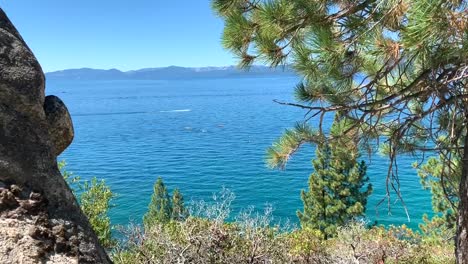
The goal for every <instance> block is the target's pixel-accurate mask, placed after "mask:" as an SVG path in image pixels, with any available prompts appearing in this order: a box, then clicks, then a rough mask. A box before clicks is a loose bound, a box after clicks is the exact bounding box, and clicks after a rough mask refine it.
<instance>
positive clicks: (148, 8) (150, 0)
mask: <svg viewBox="0 0 468 264" xmlns="http://www.w3.org/2000/svg"><path fill="white" fill-rule="evenodd" d="M0 7H1V8H3V10H4V11H5V12H6V13H7V15H8V16H9V17H10V19H11V20H12V21H13V23H14V24H15V26H16V27H17V29H18V30H19V31H20V33H21V35H22V36H23V38H24V39H25V40H26V42H27V43H28V45H29V47H30V48H31V49H32V50H33V52H34V53H35V55H36V57H37V58H38V59H39V61H40V63H41V65H42V67H43V69H44V71H46V72H48V71H55V70H62V69H69V68H81V67H91V68H99V69H110V68H117V69H120V70H134V69H139V68H146V67H164V66H170V65H177V66H193V67H200V66H224V65H232V64H235V59H234V58H233V56H232V54H230V53H228V52H227V51H225V50H223V48H222V47H221V44H220V38H221V33H222V30H223V21H222V20H221V19H220V18H218V17H217V16H216V15H215V14H214V13H213V11H212V10H211V8H210V1H209V0H179V1H175V0H133V1H130V0H126V1H124V0H0Z"/></svg>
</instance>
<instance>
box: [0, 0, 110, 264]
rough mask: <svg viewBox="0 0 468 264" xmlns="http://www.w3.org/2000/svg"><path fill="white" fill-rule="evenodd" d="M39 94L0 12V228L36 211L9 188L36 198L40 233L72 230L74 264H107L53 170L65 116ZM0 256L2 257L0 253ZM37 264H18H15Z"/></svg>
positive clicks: (66, 132) (67, 132)
mask: <svg viewBox="0 0 468 264" xmlns="http://www.w3.org/2000/svg"><path fill="white" fill-rule="evenodd" d="M44 90H45V77H44V73H43V72H42V69H41V66H40V65H39V63H38V61H37V60H36V58H35V57H34V55H33V53H32V52H31V50H30V49H29V48H28V46H27V45H26V43H25V42H24V40H23V39H22V37H21V36H20V35H19V33H18V32H17V30H16V29H15V27H14V26H13V24H12V23H11V22H10V20H9V19H8V17H7V16H6V14H5V13H4V12H3V10H2V9H0V218H1V221H0V223H3V222H5V219H16V220H15V221H20V222H15V223H14V224H12V226H18V228H20V227H21V225H22V224H24V225H25V226H27V225H30V224H31V223H29V222H28V223H26V222H24V221H23V220H25V219H28V217H27V216H28V214H29V213H28V212H30V214H32V212H36V211H28V210H29V209H28V208H29V207H28V205H27V203H26V202H23V203H22V202H21V201H23V200H24V201H25V200H28V199H30V197H23V196H24V195H23V194H21V192H19V193H15V192H14V191H12V189H11V188H12V187H11V186H16V187H18V188H19V189H21V190H27V192H29V193H35V194H36V195H38V196H40V197H41V201H40V204H41V210H40V211H41V212H42V214H41V215H43V216H42V218H44V217H45V218H47V220H44V221H42V223H45V227H44V226H43V227H44V228H46V229H47V228H52V227H51V226H50V225H49V224H48V223H49V222H50V221H52V222H54V223H55V222H57V223H59V222H60V223H63V224H65V223H67V224H68V225H70V226H73V228H71V229H70V230H72V231H70V230H69V232H72V233H73V232H74V233H73V234H72V233H70V235H69V236H68V238H71V237H75V238H77V237H79V238H80V239H75V240H76V241H75V243H78V244H76V245H75V247H74V248H76V249H77V250H73V251H70V252H68V253H70V254H69V255H70V256H71V257H74V258H76V260H77V261H79V262H80V263H87V262H88V263H108V262H110V261H109V258H108V257H107V254H106V253H105V251H104V250H103V248H102V247H101V246H100V245H99V243H98V242H97V238H96V235H95V234H94V233H93V232H92V229H91V227H90V225H89V222H88V220H87V219H86V217H84V215H83V214H82V213H81V211H80V209H79V206H78V204H77V202H76V200H75V198H74V196H73V194H72V192H71V191H70V189H69V187H68V185H67V184H66V182H65V181H64V180H63V177H62V175H61V174H60V172H59V170H58V168H57V161H56V158H57V155H59V154H60V153H61V152H62V151H63V150H65V148H66V147H68V146H69V145H70V143H71V142H72V140H73V136H74V133H73V125H72V121H71V118H70V115H69V113H68V110H67V108H66V106H65V104H64V103H63V102H62V101H61V100H60V99H59V98H58V97H56V96H48V97H45V92H44ZM16 187H14V188H16ZM14 188H13V189H14ZM33 204H34V202H33ZM24 206H26V209H25V210H22V209H21V210H20V211H22V213H21V214H15V213H12V212H13V211H15V210H19V209H18V208H23V209H24V208H25V207H24ZM15 215H16V216H15ZM19 216H21V217H19ZM2 221H3V222H2ZM21 221H23V222H21ZM7 222H8V221H7ZM39 222H41V221H39ZM11 232H13V233H14V231H11ZM67 232H68V231H67ZM24 235H25V236H26V237H27V238H25V241H35V240H38V239H39V240H40V239H42V238H41V237H40V236H35V235H34V234H32V235H31V234H29V233H26V234H24ZM66 237H67V236H65V239H66ZM12 243H13V244H14V243H16V242H14V241H13V242H12V241H2V244H8V245H11V244H12ZM67 243H68V242H67V241H65V242H64V244H67ZM68 244H70V243H68ZM68 244H67V245H68ZM2 252H3V253H2ZM68 253H67V252H65V254H68ZM0 254H6V253H5V251H2V250H0ZM13 255H14V254H13ZM24 255H25V256H29V255H28V254H24ZM32 255H34V256H35V255H37V254H31V256H32ZM36 257H38V258H44V259H45V258H47V254H42V255H41V254H39V256H36ZM6 258H8V256H7V257H6ZM12 258H13V259H6V260H7V261H6V262H4V261H5V256H2V257H0V259H1V260H2V263H17V262H18V260H15V259H14V257H12ZM44 259H40V260H41V261H40V262H42V260H44ZM37 261H38V260H37V259H35V260H23V262H21V263H37Z"/></svg>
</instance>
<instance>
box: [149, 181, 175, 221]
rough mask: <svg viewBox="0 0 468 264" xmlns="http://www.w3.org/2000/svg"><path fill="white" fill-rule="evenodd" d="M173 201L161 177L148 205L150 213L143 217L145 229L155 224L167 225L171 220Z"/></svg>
mask: <svg viewBox="0 0 468 264" xmlns="http://www.w3.org/2000/svg"><path fill="white" fill-rule="evenodd" d="M171 212H172V206H171V200H170V198H169V193H168V192H167V189H166V186H165V185H164V182H163V180H162V178H161V177H159V178H158V180H157V181H156V183H155V184H154V187H153V195H152V196H151V202H150V204H149V205H148V212H147V213H146V214H145V216H144V217H143V224H144V225H145V227H150V226H152V225H153V224H154V223H166V222H169V221H170V219H171Z"/></svg>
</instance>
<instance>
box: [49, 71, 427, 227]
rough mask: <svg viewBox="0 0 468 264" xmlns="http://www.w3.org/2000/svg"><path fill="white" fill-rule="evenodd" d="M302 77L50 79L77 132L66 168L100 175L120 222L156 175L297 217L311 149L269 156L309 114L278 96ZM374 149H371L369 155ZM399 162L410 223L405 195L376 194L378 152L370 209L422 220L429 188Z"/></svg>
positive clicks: (139, 207)
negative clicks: (285, 158)
mask: <svg viewBox="0 0 468 264" xmlns="http://www.w3.org/2000/svg"><path fill="white" fill-rule="evenodd" d="M296 82H297V79H295V78H256V79H212V80H211V79H209V80H207V79H205V80H180V81H174V80H171V81H53V80H52V81H48V88H47V91H46V92H47V94H55V95H58V96H60V97H61V98H62V99H63V100H64V101H65V103H66V104H67V106H68V108H69V110H70V112H71V115H72V118H73V122H74V125H75V133H76V136H75V140H74V142H73V144H72V145H71V146H70V147H69V148H68V149H67V150H66V151H65V152H64V153H63V154H62V155H61V157H60V159H65V160H66V161H67V163H68V166H67V167H68V170H70V171H72V172H74V174H76V175H79V176H81V177H82V178H85V179H88V178H91V177H93V176H96V177H98V178H103V179H105V180H106V181H107V183H108V184H109V185H110V186H111V188H112V190H113V191H114V192H115V193H117V194H118V198H117V199H116V200H115V201H114V202H115V205H116V206H115V207H114V208H113V209H112V212H111V219H112V222H113V223H114V224H126V223H128V222H129V220H133V221H140V219H141V217H142V215H143V214H144V212H145V211H146V208H147V205H148V202H149V199H150V195H151V193H152V185H153V183H154V181H155V180H156V178H157V177H158V176H161V177H163V179H164V181H165V183H166V184H167V186H168V188H169V189H173V188H175V187H177V188H179V189H180V190H181V191H182V193H183V194H184V195H185V198H186V200H191V199H193V200H200V199H205V200H209V199H210V197H211V195H212V194H213V193H214V192H217V191H219V190H221V188H222V186H225V187H227V188H229V189H231V190H232V191H233V192H234V193H235V194H236V200H235V202H234V211H235V212H238V211H239V210H240V209H241V208H246V207H247V206H250V205H253V206H255V207H256V208H260V209H261V208H263V207H264V206H265V204H267V203H269V204H272V205H273V208H274V216H275V218H276V220H278V219H286V218H289V219H290V220H291V221H292V222H297V217H296V211H297V210H298V209H301V207H302V203H301V200H300V197H299V193H300V190H301V189H304V188H306V187H307V180H308V177H309V174H310V173H311V172H312V164H311V159H312V158H313V154H314V149H313V148H312V147H305V148H304V149H303V150H302V151H300V153H299V154H298V155H297V156H295V157H294V158H293V159H292V160H291V162H290V163H289V164H288V166H287V168H286V170H285V171H276V170H269V169H267V168H266V166H265V162H264V158H265V150H266V149H267V147H268V146H270V144H271V143H272V142H273V141H274V140H275V139H276V138H277V137H278V136H279V135H281V133H282V131H283V130H284V129H285V128H288V127H290V126H292V125H294V122H295V121H298V120H301V119H302V118H303V116H304V114H305V112H303V111H302V110H300V109H296V108H293V107H287V106H281V105H278V104H276V103H274V102H273V101H272V100H273V99H280V100H292V87H293V86H294V85H295V84H296ZM364 158H367V157H364ZM415 160H416V158H414V157H402V158H400V160H399V161H400V163H399V172H400V178H401V179H400V180H401V186H402V188H401V190H402V193H403V198H404V199H405V202H406V204H407V207H408V209H409V213H410V217H411V223H408V222H407V219H406V216H405V214H404V211H403V209H402V207H401V206H400V204H399V203H398V202H397V203H395V204H393V203H392V215H388V213H387V209H386V208H387V206H386V204H385V205H381V206H379V207H378V208H377V209H378V214H376V204H377V203H378V202H379V201H380V200H381V199H382V198H383V195H384V193H385V176H386V172H387V162H386V160H385V159H384V158H382V157H379V156H377V155H374V156H373V158H372V161H371V162H370V163H369V164H368V165H369V169H368V175H369V176H370V178H371V182H372V184H373V185H374V194H373V195H372V196H371V198H370V201H369V204H368V209H367V216H368V218H369V219H370V220H372V221H373V220H378V222H379V223H383V224H403V223H406V224H409V225H410V226H412V227H415V226H417V223H418V222H420V219H421V216H422V214H423V213H426V212H430V210H431V203H430V196H429V193H428V192H427V191H423V190H422V189H421V186H420V184H419V179H418V177H417V174H416V171H415V170H414V169H412V168H411V163H412V162H414V161H415Z"/></svg>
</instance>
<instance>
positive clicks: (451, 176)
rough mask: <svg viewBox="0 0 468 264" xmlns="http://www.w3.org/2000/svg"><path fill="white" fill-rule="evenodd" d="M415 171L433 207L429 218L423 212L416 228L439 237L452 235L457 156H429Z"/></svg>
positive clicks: (457, 179) (456, 192) (455, 212)
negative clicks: (429, 194)
mask: <svg viewBox="0 0 468 264" xmlns="http://www.w3.org/2000/svg"><path fill="white" fill-rule="evenodd" d="M448 164H450V166H447V165H448ZM418 174H419V177H420V179H421V184H422V186H423V188H424V189H429V190H430V191H431V194H432V210H433V212H434V213H435V214H434V216H432V217H431V218H429V216H427V215H426V214H425V215H424V216H423V224H420V225H419V228H420V229H421V231H422V232H423V233H424V234H426V235H427V236H431V235H432V236H435V237H441V236H443V235H444V234H447V235H448V236H449V237H453V235H454V234H455V225H456V218H457V207H458V200H459V197H458V189H457V188H458V184H459V182H460V176H461V167H460V158H459V157H457V156H450V157H444V156H440V157H439V158H438V159H437V158H435V157H431V158H429V160H428V161H427V162H426V164H424V165H422V166H421V167H420V168H419V170H418Z"/></svg>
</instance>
